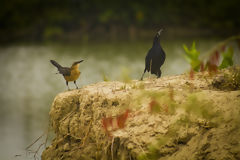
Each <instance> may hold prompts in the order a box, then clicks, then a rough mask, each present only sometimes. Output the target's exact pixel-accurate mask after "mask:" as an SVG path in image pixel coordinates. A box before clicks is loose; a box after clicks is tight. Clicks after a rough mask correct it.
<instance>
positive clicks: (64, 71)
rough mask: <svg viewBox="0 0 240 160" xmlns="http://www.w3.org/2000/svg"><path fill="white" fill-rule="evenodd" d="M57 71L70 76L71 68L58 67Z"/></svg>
mask: <svg viewBox="0 0 240 160" xmlns="http://www.w3.org/2000/svg"><path fill="white" fill-rule="evenodd" d="M58 71H59V73H61V74H62V75H63V76H70V75H71V69H70V68H68V67H62V68H58Z"/></svg>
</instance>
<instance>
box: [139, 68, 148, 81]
mask: <svg viewBox="0 0 240 160" xmlns="http://www.w3.org/2000/svg"><path fill="white" fill-rule="evenodd" d="M146 70H147V69H146V68H145V69H144V72H143V74H142V77H141V79H140V80H141V81H142V80H143V76H144V74H145V72H146Z"/></svg>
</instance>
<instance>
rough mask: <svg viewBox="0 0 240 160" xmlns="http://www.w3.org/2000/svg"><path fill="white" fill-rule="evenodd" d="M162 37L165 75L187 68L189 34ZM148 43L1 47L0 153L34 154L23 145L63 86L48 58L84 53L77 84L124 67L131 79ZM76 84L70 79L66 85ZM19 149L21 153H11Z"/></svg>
mask: <svg viewBox="0 0 240 160" xmlns="http://www.w3.org/2000/svg"><path fill="white" fill-rule="evenodd" d="M164 42H165V43H162V46H163V48H164V50H165V52H166V54H167V59H166V62H165V64H164V66H163V68H162V73H163V76H164V75H174V74H180V73H184V72H186V71H187V70H188V68H189V66H188V64H187V63H186V62H185V60H184V59H183V57H182V55H181V54H182V53H183V49H182V44H183V43H186V44H191V42H192V40H174V41H173V40H171V41H170V40H165V41H164ZM216 42H217V41H216V40H200V41H199V42H198V43H197V48H199V50H200V51H201V53H204V52H206V51H207V50H208V49H209V48H211V47H212V46H213V45H214V44H215V43H216ZM150 47H151V41H149V42H134V43H133V42H121V43H117V42H114V43H111V44H109V43H101V44H97V43H96V44H89V43H88V44H81V45H56V44H55V45H17V46H9V47H1V48H0V73H1V78H0V142H1V143H0V159H4V160H8V159H17V160H18V159H32V155H29V154H26V152H25V151H24V148H25V147H26V146H27V145H29V144H31V142H33V141H34V140H35V139H36V138H37V137H39V136H40V135H41V134H42V133H43V132H44V130H46V128H47V125H48V111H49V109H50V106H51V103H52V101H53V99H54V97H55V96H56V94H58V93H59V92H62V91H65V90H66V89H67V87H66V86H65V81H64V79H63V77H62V76H60V75H59V74H55V73H56V68H55V67H54V66H52V64H50V63H49V60H50V59H54V60H56V61H58V62H59V63H60V64H61V65H63V66H70V65H71V64H72V62H73V61H76V60H81V59H84V60H85V61H84V62H83V63H81V65H80V70H81V72H82V74H81V77H80V79H79V80H78V81H77V83H78V86H84V85H87V84H92V83H96V82H99V81H103V77H104V75H106V76H107V77H108V79H109V80H121V77H122V76H121V75H122V74H123V72H124V71H126V70H128V72H129V75H130V77H131V78H132V79H139V78H140V76H141V74H142V72H143V70H144V58H145V54H146V52H147V51H148V49H149V48H150ZM238 53H239V52H238ZM238 57H239V56H238ZM235 59H236V58H235ZM235 61H237V60H235ZM237 63H239V61H237ZM145 75H146V76H148V74H145ZM74 87H75V86H74V85H73V84H72V83H70V88H74ZM36 147H37V146H36ZM35 149H36V148H35ZM18 154H21V156H17V157H15V155H18Z"/></svg>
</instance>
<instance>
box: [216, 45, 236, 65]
mask: <svg viewBox="0 0 240 160" xmlns="http://www.w3.org/2000/svg"><path fill="white" fill-rule="evenodd" d="M222 56H223V60H222V63H221V65H220V66H219V68H220V69H223V68H227V67H228V66H232V65H233V48H232V47H229V48H228V50H227V51H226V52H223V53H222Z"/></svg>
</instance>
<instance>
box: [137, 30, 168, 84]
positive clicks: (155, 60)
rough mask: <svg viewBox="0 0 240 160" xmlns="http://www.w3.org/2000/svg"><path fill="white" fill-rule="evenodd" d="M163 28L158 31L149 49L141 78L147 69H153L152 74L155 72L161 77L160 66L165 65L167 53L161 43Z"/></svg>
mask: <svg viewBox="0 0 240 160" xmlns="http://www.w3.org/2000/svg"><path fill="white" fill-rule="evenodd" d="M162 31H163V29H160V31H158V32H157V34H156V36H155V37H154V39H153V45H152V48H151V49H150V50H149V51H148V53H147V56H146V58H145V69H144V72H143V74H142V77H141V80H142V79H143V76H144V74H145V72H146V71H148V72H149V71H151V74H155V75H156V76H157V77H158V78H159V77H161V74H162V72H161V70H160V67H161V66H162V65H163V63H164V61H165V58H166V55H165V52H164V51H163V49H162V47H161V45H160V34H161V32H162Z"/></svg>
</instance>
